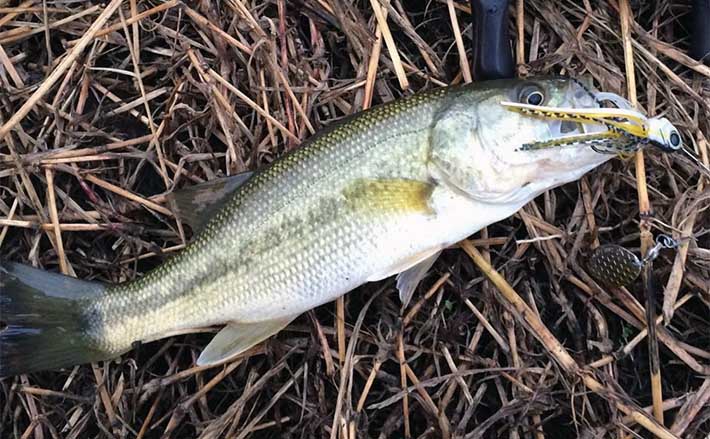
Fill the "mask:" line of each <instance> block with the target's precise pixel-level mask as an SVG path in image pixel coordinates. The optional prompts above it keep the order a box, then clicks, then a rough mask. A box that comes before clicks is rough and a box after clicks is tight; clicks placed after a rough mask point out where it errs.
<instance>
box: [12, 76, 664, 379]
mask: <svg viewBox="0 0 710 439" xmlns="http://www.w3.org/2000/svg"><path fill="white" fill-rule="evenodd" d="M532 95H534V96H536V99H535V102H538V101H539V97H540V96H543V97H544V100H543V102H541V103H542V104H544V105H545V106H546V107H545V108H551V109H553V110H554V111H555V112H557V113H559V112H560V111H561V112H563V113H564V114H574V112H575V111H574V110H579V111H578V113H580V114H581V113H584V114H590V113H600V112H602V109H600V107H599V102H598V100H596V99H594V97H595V96H594V94H593V93H592V92H591V91H589V90H588V89H587V88H585V87H582V86H581V85H580V84H579V83H578V82H576V81H574V80H569V79H564V78H533V79H529V80H501V81H491V82H483V83H477V84H469V85H462V86H454V87H448V88H441V89H436V90H432V91H429V92H425V93H422V94H417V95H413V96H411V97H409V98H406V99H400V100H397V101H394V102H391V103H388V104H385V105H382V106H379V107H375V108H373V109H370V110H368V111H365V112H362V113H360V114H357V115H354V116H350V117H347V118H345V119H343V120H342V121H340V122H338V123H335V124H333V126H331V127H328V128H325V129H324V130H321V131H320V132H319V133H317V134H316V135H315V136H313V137H312V138H311V139H309V140H307V141H305V142H304V143H303V144H302V145H301V146H300V147H298V148H297V149H295V150H294V151H292V152H290V153H289V154H287V155H285V156H284V157H282V158H280V159H277V160H275V161H274V162H273V163H271V164H270V165H268V166H266V167H265V168H264V169H263V170H261V171H259V172H257V173H256V174H254V175H253V176H251V177H247V176H244V175H241V176H234V177H232V178H236V179H237V180H233V179H224V180H221V181H217V182H206V183H204V184H203V185H205V186H202V185H197V186H195V187H191V188H188V189H186V190H185V191H182V194H179V193H175V194H172V197H173V198H171V199H172V200H173V202H174V204H175V206H176V214H177V215H178V216H179V217H183V216H184V219H186V221H187V222H188V224H190V226H191V227H193V231H195V236H194V239H193V241H192V242H191V243H189V244H188V245H187V246H186V248H185V249H184V250H183V251H181V252H180V253H178V254H177V255H175V256H173V257H171V258H169V259H167V260H166V261H165V262H164V263H163V264H162V265H160V266H159V267H157V268H156V269H154V270H153V271H151V272H149V273H146V274H145V275H144V276H141V277H139V278H137V279H135V280H133V281H129V282H125V283H121V284H117V285H103V284H94V283H90V282H86V281H81V280H78V279H73V278H68V277H65V276H60V275H57V274H51V273H47V272H43V271H41V270H36V269H33V268H31V267H26V266H22V265H19V264H12V263H4V262H0V299H2V300H0V312H2V314H3V320H4V321H6V322H7V325H8V326H7V328H6V329H4V330H2V331H0V343H2V354H3V355H2V356H0V376H7V375H14V374H18V373H27V372H29V371H33V370H43V369H49V368H58V367H64V366H70V365H74V364H80V363H86V362H91V361H98V360H104V359H109V358H113V357H115V356H117V355H119V354H121V353H123V352H126V351H128V350H130V349H131V347H132V346H133V345H134V344H135V343H136V342H148V341H151V340H156V339H159V338H163V337H167V336H169V335H172V334H176V333H182V332H190V331H194V330H195V329H196V328H201V327H204V326H208V325H225V326H224V327H223V329H222V330H220V332H219V333H218V334H217V335H215V337H214V338H213V339H212V341H211V342H210V343H209V345H207V347H206V348H205V349H204V350H203V351H202V353H201V355H200V357H199V358H198V360H197V364H198V365H209V364H216V363H220V362H224V361H227V360H228V359H230V358H233V357H234V355H237V354H239V353H241V352H244V351H245V350H246V349H248V348H250V347H251V346H253V345H255V344H256V343H259V342H260V341H262V340H264V339H266V338H267V337H269V336H271V335H273V334H275V333H277V332H278V331H280V330H281V329H283V328H284V327H286V325H288V323H289V322H290V321H291V320H293V319H294V318H295V317H296V316H298V315H299V314H300V313H302V312H304V311H306V310H309V309H312V308H314V307H316V306H318V305H320V304H323V303H326V302H329V301H331V300H333V299H335V298H337V297H339V296H341V295H343V294H345V293H347V292H348V291H351V290H353V289H354V288H357V287H358V286H360V285H363V284H364V283H366V282H370V281H378V280H381V279H384V278H386V277H388V276H392V275H395V274H397V276H398V279H397V282H396V286H397V289H398V290H399V295H400V298H401V299H402V301H403V303H404V304H406V303H407V302H408V301H409V299H410V298H411V295H412V294H413V293H414V291H415V289H416V287H417V285H418V283H419V282H420V281H421V280H422V278H423V277H424V276H426V273H427V271H428V270H429V268H430V267H431V266H432V264H433V262H434V260H435V259H436V257H437V256H438V255H439V253H440V252H441V251H442V250H443V249H445V248H447V247H449V246H451V245H453V244H455V243H456V242H458V241H460V240H461V239H464V238H466V237H467V236H469V235H471V234H473V233H475V232H476V231H478V230H480V229H481V228H483V227H486V226H488V225H489V224H492V223H495V222H496V221H500V220H502V219H504V218H507V217H509V216H511V215H512V214H514V213H515V212H516V211H518V210H519V209H520V208H521V207H522V206H523V205H525V204H526V203H528V202H530V201H531V200H533V199H534V198H535V197H536V196H538V195H540V194H541V193H543V192H544V191H546V190H549V189H551V188H554V187H557V186H559V185H561V184H564V183H567V182H570V181H574V180H577V179H579V178H580V177H581V176H582V175H584V174H585V173H586V172H588V171H590V170H592V169H594V168H595V167H597V166H599V165H601V164H602V163H604V162H606V161H608V160H610V159H611V158H613V155H610V154H602V153H600V152H598V151H595V149H593V148H590V147H589V145H588V144H586V143H585V142H588V141H589V139H590V138H592V139H593V138H599V139H603V138H608V137H609V134H608V133H609V129H608V127H607V126H606V125H608V123H607V122H608V120H607V119H604V120H587V119H584V118H581V119H580V120H579V121H578V123H577V124H575V125H574V126H572V127H571V128H570V127H569V126H568V127H565V130H564V131H565V132H564V133H563V132H562V126H561V124H560V123H559V121H556V120H546V119H545V118H544V117H542V118H541V117H531V116H530V115H526V114H521V113H520V112H518V111H511V109H509V108H508V107H509V105H508V106H506V103H508V104H509V103H511V102H517V103H521V104H523V105H524V104H526V103H529V102H530V100H529V99H528V98H529V97H530V96H532ZM605 96H606V97H609V96H610V94H605ZM614 96H615V95H614ZM614 99H616V98H614ZM618 99H621V98H620V97H618ZM557 109H562V110H557ZM583 110H587V111H586V112H585V111H583ZM603 113H604V115H605V117H606V116H609V117H611V116H610V114H611V113H610V111H608V110H607V109H604V110H603ZM624 114H626V115H627V116H628V117H629V118H633V119H634V120H635V119H640V120H641V119H642V118H640V117H636V116H637V115H636V113H633V112H631V111H628V110H625V113H624ZM632 116H633V117H632ZM624 127H625V126H624V125H622V126H621V129H624ZM658 127H661V128H663V130H660V129H656V130H655V131H653V130H649V131H653V132H654V133H656V134H657V135H658V137H659V138H670V137H668V136H667V135H666V134H668V133H671V132H672V131H668V132H666V131H664V130H669V129H670V130H674V128H673V127H672V126H671V125H670V124H669V123H668V124H666V123H665V122H664V124H663V125H662V126H661V125H658ZM582 134H584V142H581V141H579V142H578V141H577V140H575V139H580V135H582ZM642 134H643V133H642ZM575 136H576V137H575ZM590 136H591V137H590ZM561 137H568V138H571V139H572V140H571V142H572V143H571V144H569V145H566V146H565V147H557V146H556V142H557V141H558V139H560V138H561ZM536 143H539V144H545V145H549V146H548V147H546V148H540V149H530V150H526V149H525V148H523V146H524V145H530V144H536ZM612 148H613V145H612ZM198 186H202V187H198ZM212 191H214V192H212ZM200 216H202V217H203V218H200ZM191 219H192V220H193V222H190V220H191ZM201 220H202V221H201ZM613 275H614V276H617V275H618V273H613Z"/></svg>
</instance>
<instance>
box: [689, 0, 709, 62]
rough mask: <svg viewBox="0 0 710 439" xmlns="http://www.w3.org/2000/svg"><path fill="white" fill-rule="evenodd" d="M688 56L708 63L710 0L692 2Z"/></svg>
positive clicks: (694, 0)
mask: <svg viewBox="0 0 710 439" xmlns="http://www.w3.org/2000/svg"><path fill="white" fill-rule="evenodd" d="M691 13H692V14H693V33H692V35H691V40H690V56H692V57H693V58H695V59H697V60H703V59H704V61H705V63H706V64H708V63H710V0H693V9H692V10H691Z"/></svg>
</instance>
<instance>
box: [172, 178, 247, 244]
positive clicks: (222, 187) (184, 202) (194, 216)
mask: <svg viewBox="0 0 710 439" xmlns="http://www.w3.org/2000/svg"><path fill="white" fill-rule="evenodd" d="M252 174H254V173H253V172H242V173H241V174H236V175H232V176H230V177H224V178H217V179H215V180H210V181H206V182H204V183H200V184H196V185H194V186H189V187H186V188H183V189H180V190H177V191H174V192H172V193H171V194H168V200H169V201H171V202H173V203H174V204H173V206H174V207H175V210H176V212H175V213H176V214H177V216H178V218H180V220H181V221H182V222H185V223H187V224H188V225H189V226H190V228H192V231H193V232H198V231H200V230H202V228H203V227H204V225H205V224H206V223H207V221H208V220H209V219H210V218H211V217H212V215H213V214H214V213H215V212H216V211H217V210H219V208H220V207H222V206H223V205H224V203H225V202H226V201H227V199H229V196H230V195H231V194H233V193H234V191H235V190H237V189H238V188H239V187H240V186H241V185H243V184H244V183H245V182H246V181H247V180H248V179H249V178H250V177H251V176H252Z"/></svg>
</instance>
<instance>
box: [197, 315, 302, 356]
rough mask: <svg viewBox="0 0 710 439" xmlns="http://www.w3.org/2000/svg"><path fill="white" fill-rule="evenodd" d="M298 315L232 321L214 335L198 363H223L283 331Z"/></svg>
mask: <svg viewBox="0 0 710 439" xmlns="http://www.w3.org/2000/svg"><path fill="white" fill-rule="evenodd" d="M296 317H297V316H289V317H285V318H283V319H277V320H265V321H263V322H254V323H239V322H232V323H230V324H228V325H227V326H225V327H224V328H223V329H222V330H221V331H219V332H218V333H217V335H215V336H214V338H213V339H212V341H211V342H210V343H209V344H208V345H207V347H206V348H205V350H204V351H202V354H200V357H199V358H198V359H197V365H198V366H207V365H213V364H218V363H223V362H225V361H227V360H229V359H230V358H232V357H234V356H236V355H238V354H241V353H242V352H244V351H246V350H247V349H249V348H250V347H252V346H254V345H256V344H257V343H259V342H262V341H264V340H266V339H267V338H269V337H271V336H272V335H274V334H276V333H277V332H279V331H281V330H282V329H283V328H285V327H286V326H287V325H288V324H289V323H291V321H292V320H293V319H295V318H296Z"/></svg>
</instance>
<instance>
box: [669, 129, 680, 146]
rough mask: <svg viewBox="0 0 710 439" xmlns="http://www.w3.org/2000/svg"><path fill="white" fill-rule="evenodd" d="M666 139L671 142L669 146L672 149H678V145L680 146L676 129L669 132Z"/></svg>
mask: <svg viewBox="0 0 710 439" xmlns="http://www.w3.org/2000/svg"><path fill="white" fill-rule="evenodd" d="M668 140H669V141H670V142H671V146H672V147H673V148H674V149H678V147H679V146H680V135H679V134H678V132H677V131H673V132H671V135H670V137H669V138H668Z"/></svg>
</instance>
